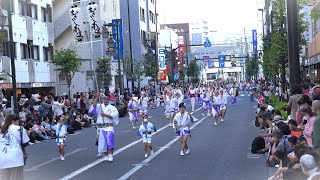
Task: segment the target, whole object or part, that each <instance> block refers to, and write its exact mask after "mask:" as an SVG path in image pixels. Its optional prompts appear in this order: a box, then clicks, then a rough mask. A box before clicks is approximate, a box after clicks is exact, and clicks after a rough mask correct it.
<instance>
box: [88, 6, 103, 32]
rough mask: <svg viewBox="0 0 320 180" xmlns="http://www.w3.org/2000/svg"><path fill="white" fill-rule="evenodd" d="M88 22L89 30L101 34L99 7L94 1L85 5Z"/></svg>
mask: <svg viewBox="0 0 320 180" xmlns="http://www.w3.org/2000/svg"><path fill="white" fill-rule="evenodd" d="M87 14H88V22H89V26H90V32H91V33H92V34H93V35H94V36H96V37H99V36H100V35H101V20H100V9H99V6H98V5H97V4H95V3H89V5H88V6H87Z"/></svg>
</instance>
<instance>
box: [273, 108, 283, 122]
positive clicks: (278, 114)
mask: <svg viewBox="0 0 320 180" xmlns="http://www.w3.org/2000/svg"><path fill="white" fill-rule="evenodd" d="M280 120H284V119H283V117H282V116H281V112H280V111H279V110H276V111H275V112H274V116H273V122H274V123H276V122H278V121H280Z"/></svg>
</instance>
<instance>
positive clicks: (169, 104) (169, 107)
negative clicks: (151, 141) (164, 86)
mask: <svg viewBox="0 0 320 180" xmlns="http://www.w3.org/2000/svg"><path fill="white" fill-rule="evenodd" d="M176 101H177V100H176V99H175V98H173V97H172V94H171V93H168V94H167V95H166V96H165V103H166V117H167V119H168V120H169V126H172V119H173V117H174V114H175V113H174V108H175V106H176Z"/></svg>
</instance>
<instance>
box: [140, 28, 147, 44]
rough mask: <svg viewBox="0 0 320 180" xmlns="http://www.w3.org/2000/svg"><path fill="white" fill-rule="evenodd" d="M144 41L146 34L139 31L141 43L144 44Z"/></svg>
mask: <svg viewBox="0 0 320 180" xmlns="http://www.w3.org/2000/svg"><path fill="white" fill-rule="evenodd" d="M146 40H147V34H146V32H145V31H142V30H141V42H142V44H145V43H146Z"/></svg>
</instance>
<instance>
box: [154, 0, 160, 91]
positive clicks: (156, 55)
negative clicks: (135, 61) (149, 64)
mask: <svg viewBox="0 0 320 180" xmlns="http://www.w3.org/2000/svg"><path fill="white" fill-rule="evenodd" d="M154 11H155V12H154V14H155V21H156V35H155V37H154V39H155V49H154V52H155V55H154V56H155V57H154V60H155V62H156V64H158V16H157V0H155V1H154ZM158 72H159V71H158ZM158 80H159V82H160V79H158V78H156V79H155V81H156V84H158ZM159 87H160V83H159ZM156 88H157V87H155V89H156ZM156 92H157V93H160V89H159V91H157V90H156Z"/></svg>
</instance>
